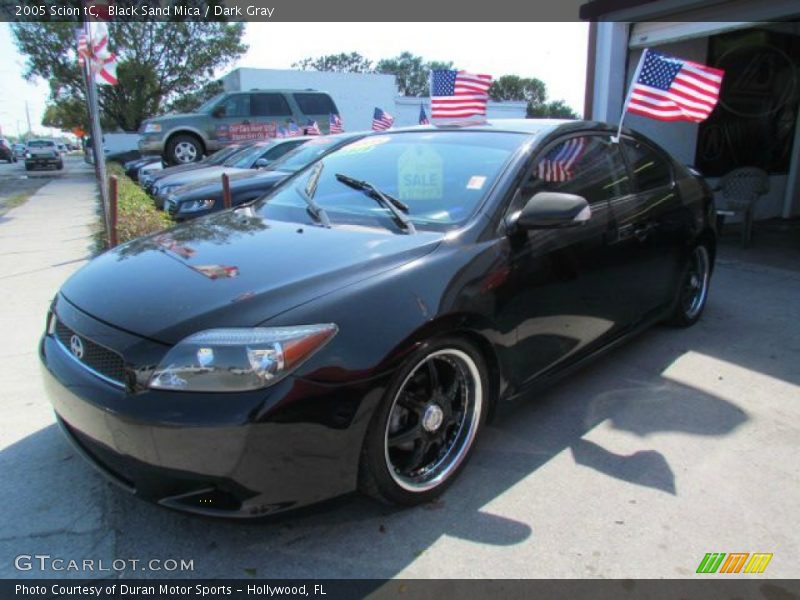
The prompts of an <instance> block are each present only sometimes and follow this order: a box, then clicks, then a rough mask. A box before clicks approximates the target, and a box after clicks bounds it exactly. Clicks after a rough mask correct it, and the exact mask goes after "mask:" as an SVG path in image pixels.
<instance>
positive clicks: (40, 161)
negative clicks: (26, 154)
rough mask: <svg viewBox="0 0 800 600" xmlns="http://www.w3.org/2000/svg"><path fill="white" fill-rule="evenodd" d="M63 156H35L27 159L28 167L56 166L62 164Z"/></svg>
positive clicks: (26, 164)
mask: <svg viewBox="0 0 800 600" xmlns="http://www.w3.org/2000/svg"><path fill="white" fill-rule="evenodd" d="M61 161H62V159H61V157H60V156H58V157H56V156H46V157H45V156H34V157H32V158H26V159H25V166H26V167H56V166H58V165H60V164H61Z"/></svg>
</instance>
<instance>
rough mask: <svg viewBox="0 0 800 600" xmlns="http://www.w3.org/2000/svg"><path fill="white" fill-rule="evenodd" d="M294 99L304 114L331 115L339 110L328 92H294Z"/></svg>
mask: <svg viewBox="0 0 800 600" xmlns="http://www.w3.org/2000/svg"><path fill="white" fill-rule="evenodd" d="M294 100H295V102H297V106H299V107H300V110H301V111H302V112H303V114H304V115H329V114H331V113H338V112H339V111H338V109H337V108H336V105H335V104H334V103H333V100H331V98H330V96H328V95H327V94H320V93H311V92H309V93H298V94H294Z"/></svg>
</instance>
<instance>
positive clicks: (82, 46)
mask: <svg viewBox="0 0 800 600" xmlns="http://www.w3.org/2000/svg"><path fill="white" fill-rule="evenodd" d="M88 57H89V42H88V40H87V38H86V33H85V32H84V31H83V30H82V29H79V30H78V64H79V65H81V66H83V61H85V60H86V59H87V58H88Z"/></svg>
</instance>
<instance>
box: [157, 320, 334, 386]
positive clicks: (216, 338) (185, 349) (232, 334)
mask: <svg viewBox="0 0 800 600" xmlns="http://www.w3.org/2000/svg"><path fill="white" fill-rule="evenodd" d="M338 330H339V329H338V327H336V325H334V324H333V323H327V324H323V325H299V326H296V327H255V328H253V329H208V330H206V331H201V332H200V333H195V334H194V335H190V336H189V337H187V338H186V339H184V340H183V341H181V342H179V343H178V344H177V345H176V346H174V347H173V348H172V349H171V350H170V351H169V352H167V355H166V356H165V357H164V358H163V360H162V361H161V364H159V365H158V368H157V369H156V370H155V372H154V373H153V376H152V378H151V379H150V385H149V387H151V388H154V389H161V390H180V391H185V392H243V391H248V390H255V389H259V388H264V387H267V386H269V385H272V384H273V383H275V382H277V381H280V380H281V379H283V378H284V377H285V376H286V375H288V374H289V373H291V372H292V371H293V370H294V369H296V368H297V367H298V366H300V365H301V364H302V363H303V362H304V361H305V360H306V359H308V358H309V357H310V356H311V355H313V354H314V353H315V352H317V351H318V350H319V349H320V348H322V347H323V346H324V345H325V344H327V343H328V342H329V341H330V339H331V338H332V337H333V336H334V335H336V332H337V331H338Z"/></svg>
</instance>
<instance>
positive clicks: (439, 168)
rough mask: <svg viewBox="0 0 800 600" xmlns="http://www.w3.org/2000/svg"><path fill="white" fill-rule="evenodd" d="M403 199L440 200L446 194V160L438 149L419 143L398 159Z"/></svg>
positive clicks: (398, 186) (398, 176) (398, 184)
mask: <svg viewBox="0 0 800 600" xmlns="http://www.w3.org/2000/svg"><path fill="white" fill-rule="evenodd" d="M397 163H398V164H397V179H398V180H397V190H398V193H399V195H400V199H401V200H440V199H441V198H442V197H443V196H444V162H443V161H442V157H441V156H439V153H438V152H436V150H434V149H432V148H430V147H428V146H425V145H422V144H420V145H418V146H414V147H412V148H409V149H408V150H406V151H405V152H403V153H402V154H401V155H400V157H399V158H398V159H397Z"/></svg>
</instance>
